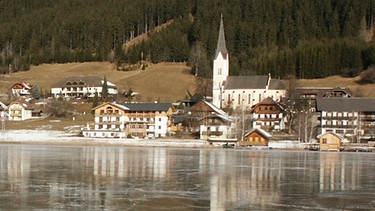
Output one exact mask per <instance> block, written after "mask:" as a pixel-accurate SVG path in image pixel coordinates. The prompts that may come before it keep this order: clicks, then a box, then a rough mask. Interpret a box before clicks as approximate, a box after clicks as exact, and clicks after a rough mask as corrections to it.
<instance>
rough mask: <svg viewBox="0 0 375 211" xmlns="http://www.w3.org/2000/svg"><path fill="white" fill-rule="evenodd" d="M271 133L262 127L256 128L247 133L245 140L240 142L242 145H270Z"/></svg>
mask: <svg viewBox="0 0 375 211" xmlns="http://www.w3.org/2000/svg"><path fill="white" fill-rule="evenodd" d="M271 137H272V136H271V134H269V133H267V132H266V131H265V130H262V129H260V128H254V129H252V130H251V131H250V132H248V133H246V134H245V136H244V140H242V141H240V142H239V145H240V146H268V142H269V140H270V138H271Z"/></svg>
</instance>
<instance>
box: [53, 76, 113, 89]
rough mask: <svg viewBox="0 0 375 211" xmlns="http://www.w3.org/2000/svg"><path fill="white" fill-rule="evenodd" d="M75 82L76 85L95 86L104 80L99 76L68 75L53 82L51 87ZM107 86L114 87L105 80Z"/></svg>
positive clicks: (100, 84)
mask: <svg viewBox="0 0 375 211" xmlns="http://www.w3.org/2000/svg"><path fill="white" fill-rule="evenodd" d="M73 83H77V85H78V86H85V87H87V86H96V87H101V86H102V85H103V83H104V80H103V79H102V78H101V77H99V76H70V77H67V78H65V79H63V80H60V81H59V82H57V83H55V84H54V85H53V86H52V87H65V86H66V85H67V84H73ZM107 85H108V87H116V86H115V85H114V84H113V83H111V82H109V81H107Z"/></svg>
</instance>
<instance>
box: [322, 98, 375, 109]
mask: <svg viewBox="0 0 375 211" xmlns="http://www.w3.org/2000/svg"><path fill="white" fill-rule="evenodd" d="M316 104H317V110H318V111H339V112H340V111H341V112H343V111H348V112H353V111H355V112H357V111H371V112H373V111H375V98H358V97H356V98H342V97H339V98H333V97H332V98H318V99H317V100H316Z"/></svg>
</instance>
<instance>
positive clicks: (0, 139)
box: [0, 130, 212, 148]
mask: <svg viewBox="0 0 375 211" xmlns="http://www.w3.org/2000/svg"><path fill="white" fill-rule="evenodd" d="M176 140H177V139H163V138H162V139H118V138H117V139H116V138H91V137H90V138H89V137H80V136H78V134H77V133H69V132H64V131H57V130H3V131H0V144H32V145H58V146H133V147H183V148H208V147H210V148H211V147H212V146H209V145H208V143H207V142H206V141H205V140H200V139H178V141H176Z"/></svg>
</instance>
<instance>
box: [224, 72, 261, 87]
mask: <svg viewBox="0 0 375 211" xmlns="http://www.w3.org/2000/svg"><path fill="white" fill-rule="evenodd" d="M267 83H268V76H267V75H253V76H228V78H227V81H226V82H225V89H265V88H266V86H267Z"/></svg>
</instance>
